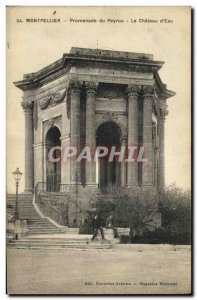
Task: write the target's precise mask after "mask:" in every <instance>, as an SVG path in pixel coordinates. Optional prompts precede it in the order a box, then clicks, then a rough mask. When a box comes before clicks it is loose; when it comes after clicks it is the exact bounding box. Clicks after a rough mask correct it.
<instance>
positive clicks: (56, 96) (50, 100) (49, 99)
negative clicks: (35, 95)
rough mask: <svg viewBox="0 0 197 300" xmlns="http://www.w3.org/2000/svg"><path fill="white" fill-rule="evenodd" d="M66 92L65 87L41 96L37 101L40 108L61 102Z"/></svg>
mask: <svg viewBox="0 0 197 300" xmlns="http://www.w3.org/2000/svg"><path fill="white" fill-rule="evenodd" d="M66 94H67V89H64V90H62V91H61V92H56V93H53V94H50V95H48V96H45V97H43V98H42V99H40V100H39V101H38V103H39V107H40V109H41V110H44V109H46V108H47V107H49V106H50V107H51V106H55V105H57V104H59V103H61V102H62V101H63V100H64V98H65V97H66Z"/></svg>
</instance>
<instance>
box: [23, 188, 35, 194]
mask: <svg viewBox="0 0 197 300" xmlns="http://www.w3.org/2000/svg"><path fill="white" fill-rule="evenodd" d="M33 192H34V190H33V189H24V191H23V192H22V194H33Z"/></svg>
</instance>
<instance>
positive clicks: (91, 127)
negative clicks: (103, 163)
mask: <svg viewBox="0 0 197 300" xmlns="http://www.w3.org/2000/svg"><path fill="white" fill-rule="evenodd" d="M97 87H98V83H95V82H86V95H87V97H86V146H87V147H89V148H90V152H91V157H92V160H93V158H94V154H95V150H96V138H95V95H96V90H97ZM86 184H87V185H95V184H96V162H94V161H91V162H89V161H87V160H86Z"/></svg>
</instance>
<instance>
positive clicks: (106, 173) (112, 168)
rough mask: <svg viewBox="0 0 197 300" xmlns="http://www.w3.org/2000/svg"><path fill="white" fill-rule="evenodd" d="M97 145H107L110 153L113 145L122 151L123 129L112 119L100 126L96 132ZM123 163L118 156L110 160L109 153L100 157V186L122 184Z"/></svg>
mask: <svg viewBox="0 0 197 300" xmlns="http://www.w3.org/2000/svg"><path fill="white" fill-rule="evenodd" d="M96 144H97V146H105V147H107V148H108V150H109V151H108V153H110V151H111V148H112V146H115V147H116V151H118V150H119V151H120V146H121V129H120V127H119V126H118V125H117V124H116V123H114V122H112V121H110V122H105V123H103V124H101V125H100V126H99V128H98V129H97V132H96ZM120 171H121V163H120V162H119V161H118V156H115V157H114V158H113V161H111V162H110V161H109V155H107V156H105V157H103V158H100V159H99V161H98V183H99V187H100V188H105V187H110V186H114V185H115V186H120V185H121V175H120Z"/></svg>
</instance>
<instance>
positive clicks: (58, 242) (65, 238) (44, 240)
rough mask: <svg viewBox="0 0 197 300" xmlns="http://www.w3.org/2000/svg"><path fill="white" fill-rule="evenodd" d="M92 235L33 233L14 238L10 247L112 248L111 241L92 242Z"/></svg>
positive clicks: (9, 244) (36, 248) (10, 242)
mask: <svg viewBox="0 0 197 300" xmlns="http://www.w3.org/2000/svg"><path fill="white" fill-rule="evenodd" d="M90 240H91V236H90V235H77V234H75V235H72V234H55V235H31V236H28V237H26V238H23V239H21V240H12V241H9V243H8V248H14V249H32V250H33V249H35V250H45V249H50V250H52V249H54V250H55V249H56V250H57V249H65V250H69V249H71V250H80V249H81V250H85V249H86V250H88V249H94V250H104V249H111V248H112V245H111V244H110V243H109V242H105V243H103V244H102V243H101V241H98V242H91V241H90Z"/></svg>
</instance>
